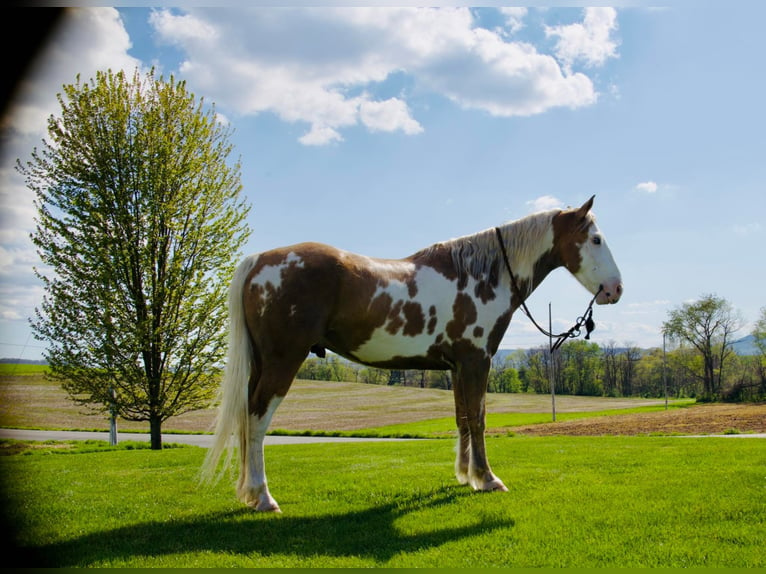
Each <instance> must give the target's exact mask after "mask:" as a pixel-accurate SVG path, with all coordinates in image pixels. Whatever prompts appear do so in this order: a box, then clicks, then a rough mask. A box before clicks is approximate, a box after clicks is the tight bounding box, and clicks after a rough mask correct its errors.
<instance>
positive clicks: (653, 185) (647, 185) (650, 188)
mask: <svg viewBox="0 0 766 574" xmlns="http://www.w3.org/2000/svg"><path fill="white" fill-rule="evenodd" d="M658 189H659V186H658V185H657V182H654V181H644V182H642V183H639V184H637V185H636V191H643V192H644V193H656V192H657V190H658Z"/></svg>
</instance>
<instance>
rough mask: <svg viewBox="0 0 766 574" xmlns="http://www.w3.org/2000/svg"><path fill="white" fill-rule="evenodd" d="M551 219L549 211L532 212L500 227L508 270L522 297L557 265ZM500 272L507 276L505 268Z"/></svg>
mask: <svg viewBox="0 0 766 574" xmlns="http://www.w3.org/2000/svg"><path fill="white" fill-rule="evenodd" d="M552 218H553V213H552V212H546V213H540V214H534V215H532V216H529V217H526V218H523V219H519V220H517V221H513V222H511V223H509V224H506V225H505V226H503V227H502V228H501V233H502V235H503V239H504V241H505V244H506V251H507V254H508V260H509V262H510V265H511V270H512V272H513V275H514V277H515V279H516V284H517V285H518V289H519V295H520V296H521V297H522V298H523V299H526V298H527V297H529V296H530V295H531V294H532V292H533V291H534V290H535V289H537V287H539V286H540V284H541V283H542V282H543V280H544V279H545V278H546V277H547V276H548V274H549V273H550V272H551V271H553V270H554V269H556V268H557V267H560V266H561V262H560V261H559V260H558V257H556V256H555V255H554V253H553V226H552V223H551V222H552ZM503 267H505V263H503ZM503 271H504V272H505V273H504V275H507V272H508V270H507V269H503ZM506 280H507V281H510V280H509V279H508V278H506Z"/></svg>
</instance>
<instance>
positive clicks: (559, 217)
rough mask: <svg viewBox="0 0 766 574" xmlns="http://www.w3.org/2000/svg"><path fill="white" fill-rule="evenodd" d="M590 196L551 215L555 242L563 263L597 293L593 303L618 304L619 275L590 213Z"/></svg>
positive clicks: (620, 287) (620, 292) (620, 285)
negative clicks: (569, 207) (573, 207)
mask: <svg viewBox="0 0 766 574" xmlns="http://www.w3.org/2000/svg"><path fill="white" fill-rule="evenodd" d="M594 197H595V196H593V197H591V198H590V199H589V200H588V201H586V202H585V203H584V204H583V205H582V207H579V208H577V209H567V210H563V211H561V212H560V213H557V214H556V215H555V216H554V217H553V228H554V244H555V248H556V250H557V251H558V256H559V257H560V258H561V261H562V263H563V265H564V266H565V267H566V268H567V269H568V270H569V272H570V273H572V275H574V276H575V277H576V278H577V280H578V281H579V282H580V283H581V284H582V285H583V287H585V288H586V289H587V290H588V291H590V292H591V293H593V294H594V295H595V294H596V293H597V292H598V297H596V303H598V304H599V305H604V304H606V303H617V301H619V300H620V297H621V296H622V278H621V276H620V270H619V269H618V268H617V264H616V263H615V262H614V258H613V257H612V253H611V252H610V251H609V247H607V245H606V240H605V239H604V236H603V235H602V234H601V232H600V231H599V229H598V226H597V225H596V219H595V217H594V216H593V214H592V213H591V212H590V209H591V207H593V199H594Z"/></svg>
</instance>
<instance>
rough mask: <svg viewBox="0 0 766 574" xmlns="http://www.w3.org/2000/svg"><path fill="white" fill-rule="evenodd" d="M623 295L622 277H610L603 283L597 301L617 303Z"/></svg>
mask: <svg viewBox="0 0 766 574" xmlns="http://www.w3.org/2000/svg"><path fill="white" fill-rule="evenodd" d="M620 297H622V279H620V278H619V277H618V278H615V279H610V280H609V281H606V282H604V283H602V284H601V291H600V292H599V294H598V296H597V297H596V303H598V304H599V305H606V304H607V303H617V301H619V300H620Z"/></svg>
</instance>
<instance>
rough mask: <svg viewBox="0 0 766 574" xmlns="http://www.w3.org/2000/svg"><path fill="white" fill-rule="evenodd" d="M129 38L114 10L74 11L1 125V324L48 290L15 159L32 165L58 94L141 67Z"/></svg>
mask: <svg viewBox="0 0 766 574" xmlns="http://www.w3.org/2000/svg"><path fill="white" fill-rule="evenodd" d="M130 47H131V43H130V38H129V37H128V34H127V32H126V31H125V28H124V27H123V25H122V21H121V19H120V15H119V13H118V12H117V10H115V9H113V8H90V9H79V8H70V9H67V10H66V11H65V13H64V17H63V20H62V21H61V22H60V24H59V27H58V29H57V31H56V34H55V35H54V36H53V37H52V38H51V40H50V42H49V44H48V45H47V46H46V48H45V50H44V52H43V54H41V56H40V57H39V59H38V60H37V61H36V64H35V66H34V67H33V68H32V70H31V71H30V73H29V75H28V76H27V77H25V78H24V80H23V82H22V83H20V84H19V86H18V91H17V93H16V94H15V99H14V101H12V102H11V105H10V107H9V108H8V111H7V113H6V115H5V117H3V118H2V124H1V126H2V128H1V129H2V140H3V147H2V156H1V157H0V319H1V320H4V321H14V320H25V319H26V318H27V317H30V316H32V315H33V313H34V307H35V306H36V305H38V304H39V302H40V300H41V296H42V287H41V285H40V282H39V280H38V279H37V278H36V277H35V275H34V273H33V269H32V268H33V267H34V266H38V267H39V266H41V263H40V261H39V258H38V256H37V253H36V251H35V248H34V245H33V244H32V242H31V240H30V238H29V234H30V233H31V232H32V231H33V230H34V217H35V215H36V211H35V209H34V206H33V197H34V195H33V193H32V192H31V191H30V190H29V189H28V188H27V187H26V185H25V183H24V180H23V178H22V176H21V175H20V174H18V173H17V172H16V170H15V169H14V164H15V161H16V158H20V159H21V160H22V162H23V161H26V160H27V159H28V158H29V155H30V153H31V152H32V149H33V148H34V147H35V146H38V147H39V145H40V140H41V139H42V138H43V137H44V136H45V134H46V128H47V119H48V117H49V116H50V115H51V114H56V113H59V112H60V107H59V104H58V101H57V99H56V94H57V93H60V92H61V89H62V86H63V85H64V84H71V83H74V82H75V81H76V77H77V74H80V77H81V81H82V82H87V81H89V80H90V79H91V78H94V77H95V75H96V71H98V70H105V69H108V68H109V69H111V70H113V71H115V72H116V71H118V70H125V71H126V72H128V73H132V72H133V71H134V70H135V69H136V68H139V69H141V63H140V61H138V60H136V59H135V58H133V57H132V56H130V55H129V54H128V53H127V52H128V50H129V49H130Z"/></svg>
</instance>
